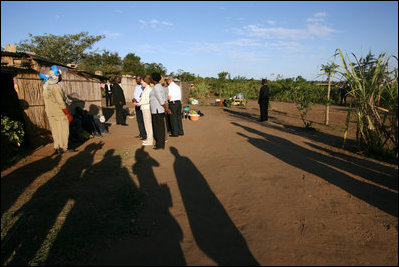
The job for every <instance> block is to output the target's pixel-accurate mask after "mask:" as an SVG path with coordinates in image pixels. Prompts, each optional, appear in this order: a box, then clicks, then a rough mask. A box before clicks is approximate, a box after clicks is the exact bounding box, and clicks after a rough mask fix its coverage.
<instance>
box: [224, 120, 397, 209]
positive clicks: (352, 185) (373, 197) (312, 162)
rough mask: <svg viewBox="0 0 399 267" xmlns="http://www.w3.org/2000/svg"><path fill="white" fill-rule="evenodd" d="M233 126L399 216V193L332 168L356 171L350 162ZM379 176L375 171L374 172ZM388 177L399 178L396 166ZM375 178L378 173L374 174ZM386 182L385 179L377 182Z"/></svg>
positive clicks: (359, 171)
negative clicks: (253, 135) (256, 136)
mask: <svg viewBox="0 0 399 267" xmlns="http://www.w3.org/2000/svg"><path fill="white" fill-rule="evenodd" d="M232 124H233V125H235V126H237V127H241V128H242V129H244V130H246V131H247V132H249V133H252V134H256V135H258V136H259V137H260V138H254V137H250V136H247V135H245V134H242V133H237V134H238V135H240V136H242V137H244V138H247V140H248V142H249V143H250V144H252V145H253V146H255V147H257V148H259V149H260V150H262V151H265V152H267V153H269V154H271V155H273V156H275V157H276V158H278V159H280V160H282V161H284V162H286V163H288V164H290V165H292V166H294V167H296V168H298V169H302V170H304V171H306V172H309V173H312V174H314V175H317V176H319V177H320V178H322V179H324V180H326V181H327V182H329V183H331V184H334V185H336V186H338V187H340V188H341V189H343V190H345V191H346V192H348V193H350V194H351V195H353V196H355V197H357V198H359V199H361V200H363V201H365V202H367V203H369V204H370V205H373V206H374V207H377V208H379V209H380V210H382V211H385V212H387V213H389V214H390V215H393V216H395V217H398V194H397V193H396V192H392V191H390V190H387V189H384V188H382V187H380V186H377V185H373V184H369V183H367V182H362V181H359V180H357V179H355V178H353V177H351V176H349V175H347V174H345V173H344V172H342V171H340V170H337V169H335V168H332V167H329V166H330V165H333V166H334V167H337V168H343V171H348V172H351V171H352V167H351V165H350V164H348V163H343V162H342V161H339V160H337V159H335V158H333V157H330V156H326V155H324V154H321V153H317V152H315V151H311V150H308V149H306V148H303V147H301V146H298V145H297V144H295V143H293V142H291V141H288V140H286V139H284V138H281V137H278V136H274V135H271V134H267V133H264V132H261V131H258V130H256V129H253V128H250V127H247V126H243V125H241V124H239V123H235V122H232ZM354 172H356V174H358V175H361V176H362V177H368V173H369V172H370V170H369V169H366V168H363V169H362V168H361V167H357V169H356V170H355V171H354ZM374 175H375V174H374ZM383 179H385V180H394V179H396V180H397V179H398V176H397V171H396V170H395V169H394V168H392V172H391V173H390V174H388V175H386V176H384V177H383ZM374 180H376V179H375V176H374ZM377 182H380V183H382V181H381V180H379V181H377ZM384 183H385V184H387V185H390V186H391V187H395V182H392V181H390V182H384Z"/></svg>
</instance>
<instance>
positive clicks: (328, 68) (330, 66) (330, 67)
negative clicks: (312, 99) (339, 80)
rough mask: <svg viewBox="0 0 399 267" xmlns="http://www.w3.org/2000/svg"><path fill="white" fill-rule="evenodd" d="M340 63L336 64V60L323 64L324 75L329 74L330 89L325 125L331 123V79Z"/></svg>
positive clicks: (328, 90) (328, 91)
mask: <svg viewBox="0 0 399 267" xmlns="http://www.w3.org/2000/svg"><path fill="white" fill-rule="evenodd" d="M338 67H339V66H338V65H337V64H335V63H334V62H329V63H327V64H326V65H324V64H322V65H321V69H320V70H321V71H323V72H324V73H323V74H324V75H326V76H327V80H328V89H327V101H326V117H325V122H324V124H325V125H328V123H329V112H330V92H331V79H332V77H333V76H334V74H335V73H336V72H337V69H338Z"/></svg>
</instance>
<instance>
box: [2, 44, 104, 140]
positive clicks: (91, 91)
mask: <svg viewBox="0 0 399 267" xmlns="http://www.w3.org/2000/svg"><path fill="white" fill-rule="evenodd" d="M52 65H57V66H58V67H59V69H60V70H61V71H62V81H61V82H60V86H61V88H62V90H63V91H64V93H65V95H66V96H67V97H68V98H69V99H70V100H71V102H70V103H69V106H68V108H69V110H70V112H71V113H72V114H74V110H75V107H76V106H80V107H82V108H84V109H86V110H88V111H89V112H90V113H92V114H96V113H97V114H98V113H99V112H101V110H102V104H101V88H100V83H101V82H103V81H104V80H106V77H104V76H101V75H96V74H92V73H88V72H84V71H79V70H77V69H75V68H74V66H65V65H63V64H59V63H57V62H52V61H50V60H48V59H46V58H43V57H40V56H37V55H35V54H34V53H30V52H16V47H15V46H12V45H6V50H5V51H1V114H2V115H6V116H8V117H10V118H11V119H13V120H18V121H21V122H23V124H24V128H25V133H26V134H25V135H26V137H27V139H28V142H29V144H30V145H31V146H33V147H37V146H40V145H44V144H46V143H48V142H50V141H51V131H50V126H49V123H48V119H47V115H46V112H45V109H44V100H43V96H42V92H43V82H42V80H41V79H40V78H39V73H43V74H47V73H48V71H49V70H50V67H51V66H52Z"/></svg>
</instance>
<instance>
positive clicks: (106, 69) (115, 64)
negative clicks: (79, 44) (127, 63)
mask: <svg viewBox="0 0 399 267" xmlns="http://www.w3.org/2000/svg"><path fill="white" fill-rule="evenodd" d="M78 69H80V70H84V71H87V72H90V73H94V72H95V71H96V70H100V71H102V72H103V75H104V76H105V77H108V78H109V79H111V80H112V79H114V78H115V76H117V75H120V74H121V72H122V60H121V58H120V56H119V55H118V52H115V53H111V52H110V51H108V50H103V53H102V54H99V53H95V52H92V53H90V54H88V55H86V56H85V58H84V59H83V60H82V63H81V64H80V65H79V66H78Z"/></svg>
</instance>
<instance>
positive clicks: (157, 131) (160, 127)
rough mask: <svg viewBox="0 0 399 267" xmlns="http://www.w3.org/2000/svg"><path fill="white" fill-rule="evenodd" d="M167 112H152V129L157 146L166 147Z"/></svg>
mask: <svg viewBox="0 0 399 267" xmlns="http://www.w3.org/2000/svg"><path fill="white" fill-rule="evenodd" d="M164 117H165V114H164V113H158V114H151V119H152V130H153V132H154V139H155V146H156V147H158V148H165V118H164Z"/></svg>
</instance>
